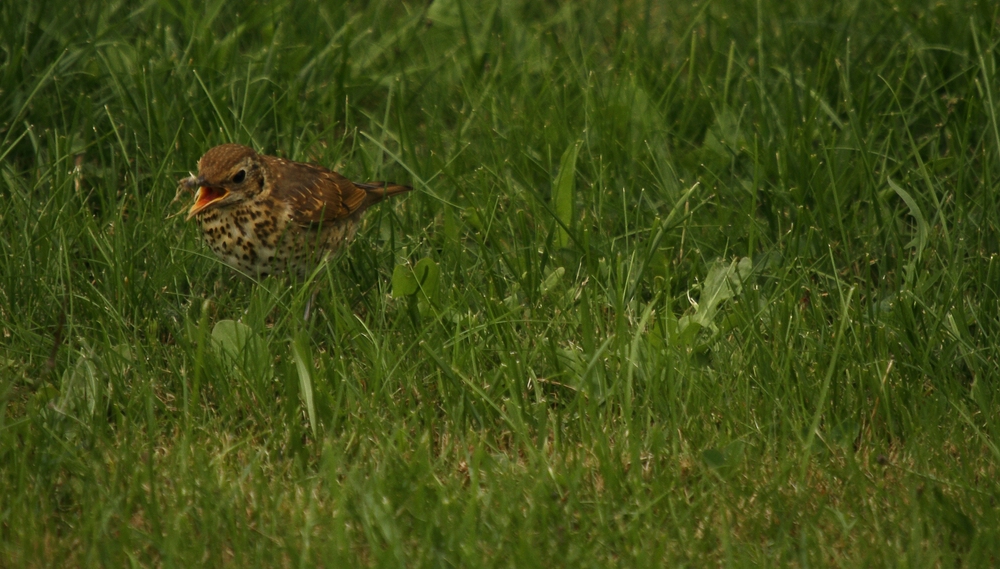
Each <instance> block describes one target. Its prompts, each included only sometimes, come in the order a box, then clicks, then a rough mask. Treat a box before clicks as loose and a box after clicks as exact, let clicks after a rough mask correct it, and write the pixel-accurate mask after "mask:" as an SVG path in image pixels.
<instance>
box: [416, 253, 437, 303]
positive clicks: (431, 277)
mask: <svg viewBox="0 0 1000 569" xmlns="http://www.w3.org/2000/svg"><path fill="white" fill-rule="evenodd" d="M413 274H414V276H415V277H416V279H415V280H416V282H417V284H418V285H419V287H420V290H421V291H422V292H423V293H424V294H425V295H427V298H431V299H434V298H436V297H437V289H438V281H439V280H440V279H441V268H440V267H438V264H437V263H435V262H434V259H431V258H430V257H424V258H423V259H420V260H419V261H417V264H416V265H415V266H414V267H413Z"/></svg>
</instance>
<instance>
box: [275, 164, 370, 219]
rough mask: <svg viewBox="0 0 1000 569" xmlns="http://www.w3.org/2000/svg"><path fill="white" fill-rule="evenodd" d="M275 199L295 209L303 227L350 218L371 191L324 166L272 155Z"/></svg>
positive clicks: (296, 216) (295, 215) (295, 216)
mask: <svg viewBox="0 0 1000 569" xmlns="http://www.w3.org/2000/svg"><path fill="white" fill-rule="evenodd" d="M262 158H265V159H266V160H267V161H268V166H269V167H270V170H271V174H272V175H273V177H274V184H273V186H272V187H273V188H274V189H273V190H272V191H273V192H274V197H275V199H277V200H279V201H285V202H287V203H288V204H289V205H291V206H292V219H293V220H294V221H295V222H296V223H299V224H302V225H312V224H320V223H329V222H332V221H338V220H341V219H344V218H346V217H349V216H350V215H351V214H353V213H354V212H356V211H357V210H358V209H360V208H362V206H364V205H365V199H366V197H367V195H368V192H366V191H365V190H363V189H361V188H359V187H357V186H356V185H354V183H353V182H351V181H350V180H348V179H347V178H345V177H343V176H341V175H340V174H338V173H336V172H334V171H332V170H328V169H326V168H324V167H322V166H316V165H313V164H304V163H302V162H292V161H289V160H284V159H282V158H275V157H272V156H265V157H262Z"/></svg>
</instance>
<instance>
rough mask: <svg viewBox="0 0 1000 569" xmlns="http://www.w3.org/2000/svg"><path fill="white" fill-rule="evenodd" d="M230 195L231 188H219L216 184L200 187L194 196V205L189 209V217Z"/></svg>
mask: <svg viewBox="0 0 1000 569" xmlns="http://www.w3.org/2000/svg"><path fill="white" fill-rule="evenodd" d="M228 195H229V190H226V189H225V188H217V187H215V186H202V187H200V188H198V193H196V194H195V196H194V205H192V206H191V209H190V210H189V211H188V219H191V218H192V217H194V216H196V215H198V214H199V213H200V212H202V211H204V210H205V208H207V207H209V206H211V205H212V204H214V203H216V202H218V201H219V200H221V199H223V198H225V197H226V196H228Z"/></svg>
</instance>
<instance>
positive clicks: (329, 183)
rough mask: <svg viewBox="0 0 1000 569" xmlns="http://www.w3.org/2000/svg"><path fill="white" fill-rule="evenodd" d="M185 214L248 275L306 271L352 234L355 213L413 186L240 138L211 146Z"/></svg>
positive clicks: (188, 181) (189, 182)
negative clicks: (359, 177)
mask: <svg viewBox="0 0 1000 569" xmlns="http://www.w3.org/2000/svg"><path fill="white" fill-rule="evenodd" d="M180 183H181V184H182V185H183V186H185V187H187V188H190V189H192V190H193V189H195V188H197V192H196V194H195V203H194V205H192V206H191V209H190V210H189V212H188V219H191V218H192V217H194V218H196V219H197V220H198V224H199V225H200V226H201V231H202V234H203V236H204V237H205V242H206V243H207V244H208V246H209V247H210V248H211V249H212V251H213V252H215V254H216V255H217V256H218V257H219V258H220V259H222V260H223V261H224V262H225V263H226V264H228V265H230V266H231V267H234V268H236V269H239V270H241V271H243V272H246V273H249V274H251V275H258V276H263V275H267V274H272V273H280V272H285V271H291V272H294V273H297V274H298V275H300V276H304V275H305V274H307V273H308V272H309V271H311V270H312V269H313V268H315V267H316V265H317V264H318V263H319V262H320V261H321V260H322V259H323V257H324V256H325V255H327V254H333V253H336V252H337V251H338V250H339V249H340V248H341V247H342V246H343V245H345V244H346V243H347V242H348V241H350V240H351V238H352V237H353V236H354V233H355V232H356V231H357V228H358V221H359V220H360V219H361V214H362V213H363V212H364V211H365V210H366V209H368V208H369V207H371V206H372V205H373V204H376V203H378V202H380V201H382V200H383V199H385V198H387V197H389V196H392V195H395V194H399V193H403V192H407V191H410V190H411V189H412V188H410V187H409V186H403V185H399V184H388V183H385V182H370V183H355V182H351V181H350V180H348V179H347V178H345V177H343V176H341V175H340V174H338V173H336V172H334V171H332V170H327V169H326V168H323V167H322V166H315V165H312V164H304V163H302V162H292V161H290V160H285V159H283V158H276V157H274V156H265V155H262V154H257V153H256V152H255V151H254V150H253V149H252V148H249V147H246V146H242V145H239V144H223V145H221V146H216V147H215V148H212V149H210V150H209V151H208V152H206V153H205V155H204V156H202V157H201V160H199V161H198V175H197V176H191V177H188V178H185V179H183V180H181V182H180Z"/></svg>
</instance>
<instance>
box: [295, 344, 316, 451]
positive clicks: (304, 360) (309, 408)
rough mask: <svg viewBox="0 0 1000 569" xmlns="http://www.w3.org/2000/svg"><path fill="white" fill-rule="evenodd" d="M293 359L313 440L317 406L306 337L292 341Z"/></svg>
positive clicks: (300, 394)
mask: <svg viewBox="0 0 1000 569" xmlns="http://www.w3.org/2000/svg"><path fill="white" fill-rule="evenodd" d="M292 358H293V359H294V360H295V370H296V371H297V372H298V374H299V396H300V397H302V402H303V403H305V406H306V414H307V416H308V417H309V428H310V430H312V435H313V439H314V440H315V438H316V404H315V402H314V400H313V383H312V373H310V367H311V366H310V364H311V359H310V358H309V349H308V348H307V347H306V336H305V335H304V334H299V335H298V336H297V337H296V338H295V339H293V340H292Z"/></svg>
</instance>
